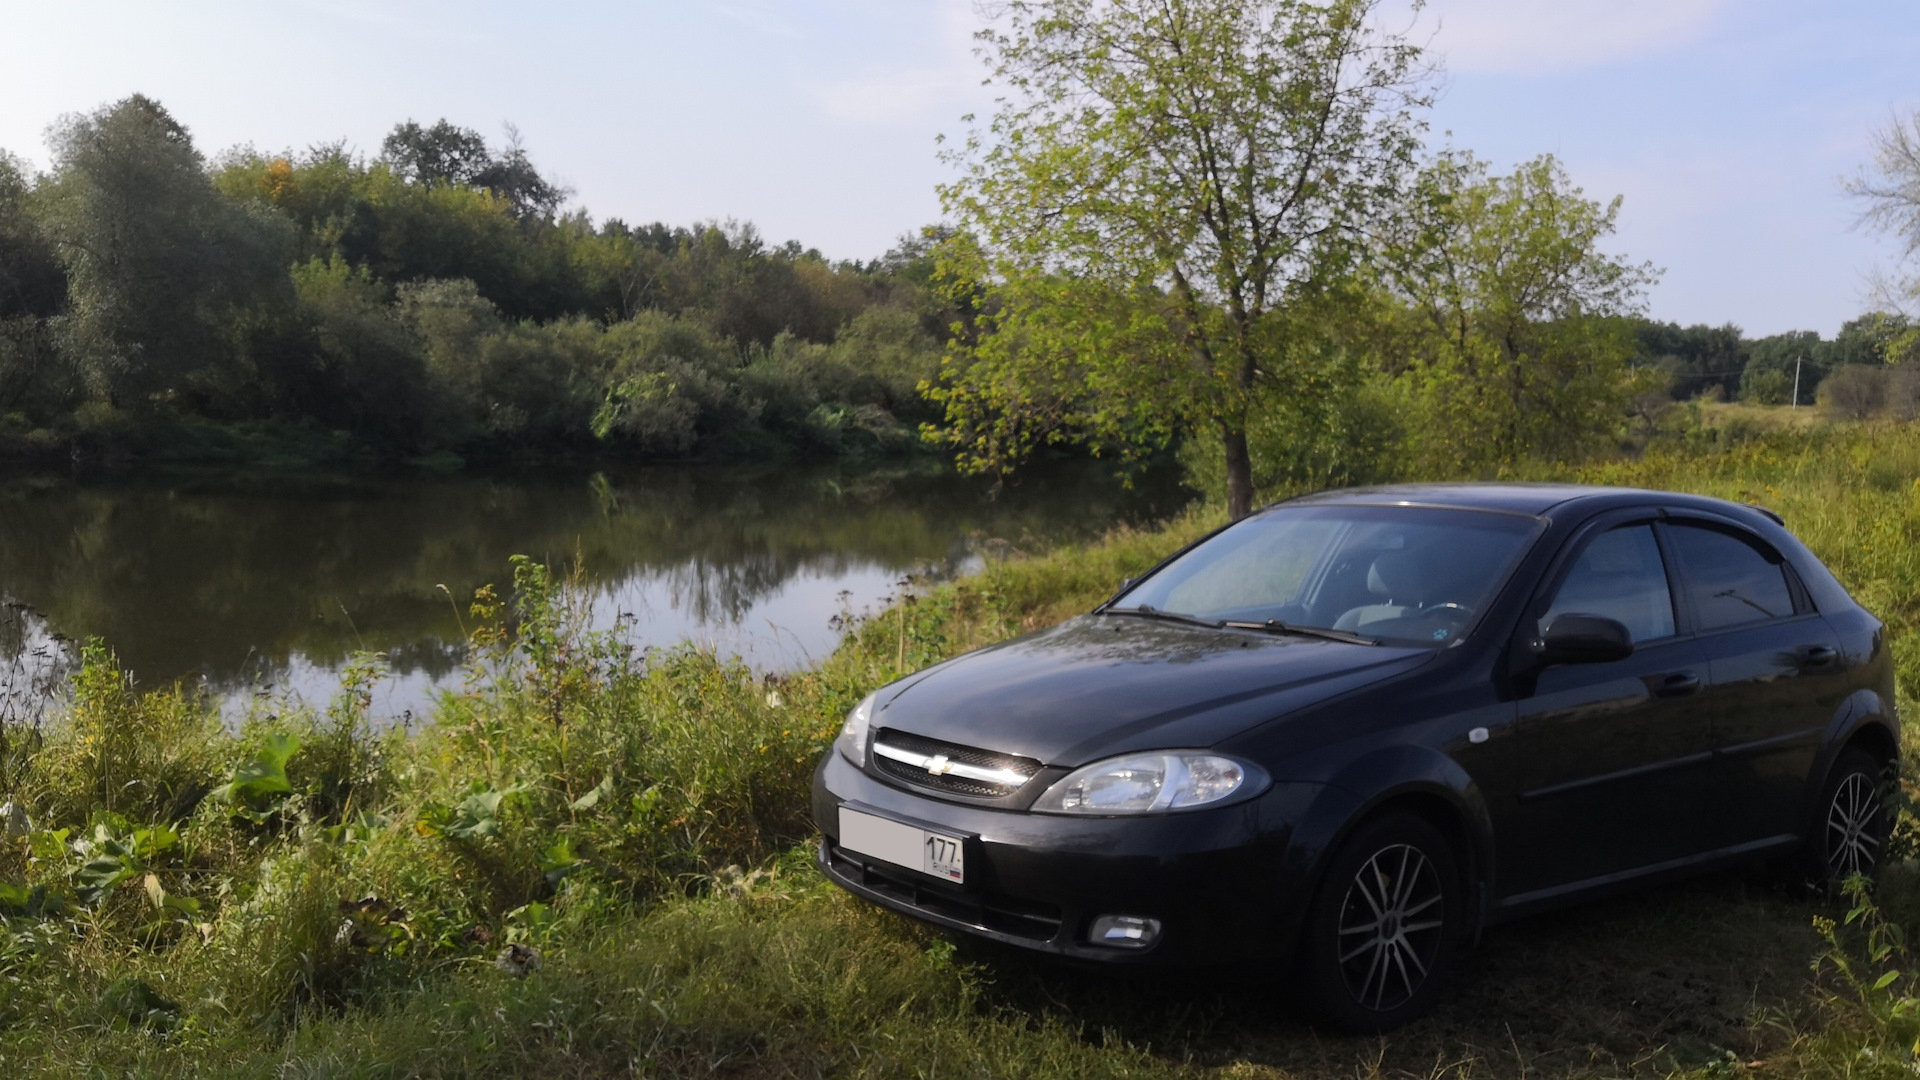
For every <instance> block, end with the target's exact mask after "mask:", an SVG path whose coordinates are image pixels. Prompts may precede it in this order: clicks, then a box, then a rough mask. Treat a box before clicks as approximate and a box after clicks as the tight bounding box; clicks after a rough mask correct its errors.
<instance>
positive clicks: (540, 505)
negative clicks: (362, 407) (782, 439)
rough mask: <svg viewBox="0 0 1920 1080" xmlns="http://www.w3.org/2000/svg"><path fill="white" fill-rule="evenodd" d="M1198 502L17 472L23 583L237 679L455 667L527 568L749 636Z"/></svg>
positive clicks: (126, 644)
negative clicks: (933, 570)
mask: <svg viewBox="0 0 1920 1080" xmlns="http://www.w3.org/2000/svg"><path fill="white" fill-rule="evenodd" d="M1179 501H1180V500H1179V496H1178V495H1177V493H1176V492H1174V491H1173V490H1172V489H1171V488H1170V486H1169V485H1167V484H1165V483H1160V484H1158V485H1154V484H1147V485H1143V486H1141V487H1139V488H1137V489H1135V490H1132V491H1129V490H1126V489H1123V488H1122V487H1121V486H1120V485H1119V484H1118V483H1116V482H1114V481H1113V480H1112V479H1111V478H1109V477H1107V476H1105V475H1104V474H1103V473H1101V472H1100V471H1098V470H1097V469H1086V468H1081V469H1073V470H1056V471H1054V472H1052V473H1036V474H1035V475H1034V476H1032V477H1030V478H1027V479H1025V480H1024V481H1023V482H1022V483H1021V484H1019V485H1010V486H1009V487H1008V488H1007V489H1006V490H1005V491H1004V492H1003V493H1002V494H1001V496H1000V497H999V498H998V499H995V500H989V499H987V498H986V485H984V484H982V483H979V482H976V481H969V480H965V479H962V478H958V477H955V476H953V475H951V474H950V473H948V472H946V471H944V470H942V469H939V468H925V467H917V466H916V467H896V468H890V469H882V470H869V471H864V472H863V471H857V470H854V469H850V468H844V467H834V468H814V469H798V468H794V467H784V468H771V467H769V468H750V469H716V468H667V469H647V470H637V471H634V472H631V473H612V474H606V475H600V474H554V473H539V474H520V475H515V476H511V477H490V478H479V477H452V478H435V479H422V478H418V477H406V476H403V477H355V478H332V479H313V478H301V479H289V478H285V477H260V476H253V477H187V478H180V477H171V478H167V479H164V480H158V479H145V480H137V479H114V480H106V481H97V482H95V481H75V480H72V479H66V478H54V479H25V480H13V481H6V482H0V591H5V592H7V593H9V594H10V595H11V596H12V597H14V598H15V599H16V600H17V601H20V602H24V603H25V604H27V605H29V606H31V607H32V608H33V609H35V610H37V611H39V612H42V613H44V615H45V617H46V619H47V621H48V623H49V624H50V626H51V627H52V628H57V629H58V630H61V631H64V632H66V633H68V634H72V635H74V636H83V635H89V634H97V635H100V636H102V637H104V638H105V639H106V640H107V641H108V642H109V643H111V644H112V645H113V646H114V647H115V649H116V650H117V651H118V652H119V653H120V655H121V657H122V659H123V661H124V662H125V663H126V664H127V665H128V666H129V667H130V668H132V669H133V670H134V671H135V672H137V673H139V674H140V675H141V676H142V678H143V679H145V680H146V681H148V682H154V681H165V680H171V679H174V678H178V677H181V676H183V675H195V674H197V675H201V676H204V677H206V678H208V679H210V680H211V681H213V682H214V683H215V684H216V685H233V684H234V683H236V682H244V681H247V680H248V679H251V678H256V677H262V676H265V677H269V678H270V677H271V675H272V673H273V672H274V671H276V670H283V669H284V668H285V666H286V665H287V664H288V663H289V661H290V659H291V658H292V657H293V656H295V655H296V654H297V655H301V656H304V657H305V658H306V659H307V660H308V661H310V662H312V663H314V664H318V665H322V666H328V665H337V664H338V663H340V662H341V661H342V660H344V659H345V657H346V656H347V655H348V654H350V653H351V652H353V651H355V650H356V649H370V650H377V651H386V652H389V653H390V654H391V656H392V662H393V664H394V666H395V668H396V669H397V670H401V671H422V672H426V673H428V674H429V675H433V676H438V675H442V674H445V673H447V672H449V671H451V670H453V668H454V667H455V666H456V665H457V664H458V662H459V656H460V654H459V648H458V643H459V641H460V640H461V638H462V636H463V634H462V620H463V619H465V618H466V611H465V607H466V602H467V599H468V598H469V597H471V596H472V594H473V591H474V590H475V589H477V588H478V587H480V586H481V585H484V584H493V585H495V586H496V587H498V588H504V586H505V585H506V581H505V580H504V578H505V568H506V563H507V559H508V557H509V556H510V555H513V554H527V555H531V556H534V557H536V558H540V559H543V560H548V561H555V562H566V561H570V560H571V559H573V558H574V557H575V556H578V557H579V558H580V559H582V560H583V562H584V565H585V567H586V571H587V573H588V575H589V578H590V579H591V580H592V581H594V582H596V583H598V584H601V585H604V586H608V587H616V586H617V585H618V584H619V583H621V582H625V581H629V580H632V579H635V578H639V577H642V576H644V577H648V578H654V579H657V580H660V581H663V582H664V583H665V584H666V588H667V590H668V596H669V597H670V601H671V603H672V604H673V606H674V607H675V608H676V609H678V610H679V611H681V612H684V613H685V614H687V615H690V616H691V617H693V618H694V619H695V620H698V621H699V622H702V623H709V624H711V623H723V622H724V623H737V622H738V621H739V620H740V619H741V618H742V617H743V616H744V615H745V614H746V612H748V611H749V610H750V609H751V608H752V607H753V606H754V605H755V604H757V603H759V602H761V601H763V600H765V599H766V598H768V597H770V596H772V595H774V594H776V593H777V592H779V591H780V590H781V589H782V588H783V587H785V586H786V585H787V584H788V583H790V582H791V581H793V580H794V579H795V578H796V577H797V576H799V575H803V574H811V575H815V576H833V575H841V574H844V573H846V572H847V571H848V570H849V569H850V568H862V567H871V566H875V565H878V566H884V567H888V568H890V569H899V570H907V569H912V568H918V567H923V566H927V565H929V564H933V565H935V566H951V565H952V564H953V563H954V562H955V561H956V560H958V559H962V558H964V557H965V556H966V554H967V548H966V537H968V536H969V535H970V534H977V535H981V536H990V537H995V538H1006V539H1009V540H1012V541H1014V542H1016V543H1019V542H1021V541H1022V539H1023V538H1026V537H1032V538H1035V539H1048V538H1054V537H1060V536H1063V535H1069V534H1075V533H1085V532H1088V531H1092V530H1097V529H1099V528H1103V527H1105V526H1106V525H1109V524H1111V523H1113V522H1114V521H1116V520H1128V519H1134V520H1137V519H1139V518H1141V517H1144V516H1149V515H1151V514H1154V513H1160V512H1165V511H1167V510H1169V509H1171V508H1172V507H1173V506H1174V505H1176V504H1177V503H1178V502H1179ZM443 586H444V588H443ZM449 594H451V596H450V595H449ZM456 600H457V603H456ZM824 614H825V613H823V617H824ZM7 634H8V630H7V629H6V626H5V621H4V620H0V657H8V656H16V655H18V654H19V652H20V642H21V641H22V640H24V639H22V638H21V637H20V636H19V635H18V634H15V636H13V637H8V636H6V635H7Z"/></svg>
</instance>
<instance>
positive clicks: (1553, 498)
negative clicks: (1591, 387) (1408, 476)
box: [1275, 483, 1746, 517]
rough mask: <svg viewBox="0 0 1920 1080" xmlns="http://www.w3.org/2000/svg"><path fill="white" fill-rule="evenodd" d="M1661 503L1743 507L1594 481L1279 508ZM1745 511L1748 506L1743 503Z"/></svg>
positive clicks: (1538, 511) (1385, 493)
mask: <svg viewBox="0 0 1920 1080" xmlns="http://www.w3.org/2000/svg"><path fill="white" fill-rule="evenodd" d="M1647 502H1659V503H1662V504H1664V505H1668V506H1694V507H1698V508H1700V509H1702V510H1720V511H1723V512H1724V511H1726V510H1728V509H1732V508H1735V507H1738V506H1739V504H1737V503H1730V502H1727V501H1725V500H1723V499H1714V498H1708V497H1705V496H1700V495H1681V494H1677V493H1675V492H1671V491H1651V490H1648V489H1645V488H1629V487H1601V486H1597V485H1592V484H1520V483H1492V484H1471V483H1460V484H1385V485H1381V486H1378V487H1357V488H1340V489H1336V490H1331V491H1317V492H1314V493H1312V494H1310V495H1301V496H1298V497H1296V498H1292V499H1288V500H1286V501H1285V502H1284V503H1276V504H1275V505H1276V506H1300V505H1317V506H1325V505H1336V506H1338V505H1349V506H1366V505H1371V506H1382V505H1402V506H1410V505H1417V506H1446V507H1458V508H1460V509H1463V510H1497V511H1504V512H1506V513H1510V514H1529V515H1533V516H1536V517H1537V516H1545V515H1548V514H1550V513H1552V512H1554V511H1564V510H1568V509H1572V508H1574V506H1575V504H1585V505H1583V506H1582V507H1581V508H1582V509H1587V508H1592V509H1598V506H1594V505H1593V504H1596V503H1604V504H1607V505H1636V504H1641V503H1647ZM1740 509H1742V510H1744V509H1746V508H1745V507H1740Z"/></svg>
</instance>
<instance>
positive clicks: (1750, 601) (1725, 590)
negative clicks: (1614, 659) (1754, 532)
mask: <svg viewBox="0 0 1920 1080" xmlns="http://www.w3.org/2000/svg"><path fill="white" fill-rule="evenodd" d="M1668 535H1669V536H1670V537H1671V538H1672V540H1673V547H1674V550H1675V551H1676V552H1678V553H1679V557H1680V574H1681V579H1682V581H1684V582H1685V585H1684V586H1683V587H1684V588H1685V590H1686V595H1687V603H1688V605H1689V606H1690V607H1692V609H1693V618H1694V621H1695V623H1697V624H1698V626H1697V629H1699V630H1700V631H1702V632H1705V631H1709V630H1720V629H1724V628H1726V627H1729V626H1740V625H1742V624H1744V623H1753V622H1763V621H1765V620H1767V619H1782V618H1785V617H1787V616H1788V615H1791V614H1793V590H1792V589H1791V588H1790V587H1788V585H1787V573H1786V570H1785V568H1784V567H1782V566H1781V564H1780V559H1779V556H1777V555H1774V554H1772V553H1770V552H1764V551H1762V550H1761V549H1760V548H1758V547H1756V546H1755V545H1754V544H1752V543H1750V542H1748V541H1746V540H1743V539H1741V538H1740V537H1738V536H1735V535H1733V534H1732V533H1727V532H1721V531H1720V530H1719V529H1710V528H1707V527H1705V526H1701V525H1682V524H1678V523H1675V524H1674V525H1672V526H1671V531H1670V532H1669V534H1668Z"/></svg>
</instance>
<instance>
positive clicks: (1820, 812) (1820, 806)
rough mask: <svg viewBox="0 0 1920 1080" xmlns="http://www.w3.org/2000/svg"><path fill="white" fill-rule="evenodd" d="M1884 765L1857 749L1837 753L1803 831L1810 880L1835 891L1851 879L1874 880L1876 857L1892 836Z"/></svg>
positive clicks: (1879, 857) (1878, 860)
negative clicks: (1836, 757) (1855, 877)
mask: <svg viewBox="0 0 1920 1080" xmlns="http://www.w3.org/2000/svg"><path fill="white" fill-rule="evenodd" d="M1888 782H1889V777H1888V769H1887V766H1886V764H1885V763H1883V762H1881V761H1880V760H1879V759H1878V758H1875V757H1874V756H1873V755H1872V754H1869V753H1867V752H1866V751H1865V750H1862V749H1860V748H1859V747H1857V746H1854V747H1848V748H1847V749H1845V750H1842V751H1841V752H1840V756H1839V758H1838V759H1836V760H1835V761H1834V763H1833V771H1832V772H1830V773H1828V774H1827V782H1826V784H1825V785H1824V786H1822V787H1821V789H1820V801H1819V802H1817V803H1815V804H1814V810H1813V821H1812V822H1810V823H1809V825H1808V829H1807V864H1808V869H1809V870H1811V871H1812V873H1813V874H1814V876H1815V878H1816V879H1817V880H1818V881H1820V882H1821V883H1822V884H1824V885H1826V886H1827V887H1828V888H1838V887H1839V885H1840V884H1841V883H1842V882H1844V881H1846V880H1847V879H1848V878H1849V877H1852V876H1853V875H1854V874H1859V875H1861V876H1863V877H1865V878H1867V879H1869V880H1872V879H1874V878H1876V877H1878V876H1879V873H1880V863H1881V854H1882V852H1884V851H1885V849H1886V845H1887V836H1888V834H1890V833H1891V832H1892V831H1893V813H1892V811H1891V809H1890V808H1889V807H1888V806H1887V785H1888Z"/></svg>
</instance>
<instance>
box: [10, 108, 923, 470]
mask: <svg viewBox="0 0 1920 1080" xmlns="http://www.w3.org/2000/svg"><path fill="white" fill-rule="evenodd" d="M51 145H52V150H53V166H52V170H51V171H50V172H48V173H46V174H44V175H35V174H33V173H32V172H30V171H29V170H28V169H27V168H26V167H25V166H24V165H23V164H22V163H21V162H20V161H19V160H18V159H14V158H10V157H8V156H7V155H5V154H4V153H0V453H7V452H11V453H12V454H15V455H18V454H20V453H23V452H24V453H43V454H44V453H61V452H67V451H72V452H76V453H88V452H94V451H100V452H106V453H114V452H121V453H134V454H141V453H146V454H155V455H164V454H167V453H173V452H179V451H180V448H181V447H183V446H184V447H187V448H188V450H187V451H186V452H188V453H193V452H197V451H198V450H207V449H208V448H212V449H213V451H214V452H216V453H219V452H227V451H222V450H220V448H221V447H223V446H225V447H228V448H229V450H230V445H231V442H232V440H226V441H222V440H221V439H218V438H214V439H209V438H207V437H206V433H207V432H208V431H209V430H214V431H240V432H253V433H258V432H262V431H265V432H271V433H275V436H274V437H275V438H278V439H280V441H281V442H285V441H287V439H286V437H287V436H289V435H291V436H293V437H294V440H293V441H294V442H298V441H299V437H301V436H305V437H307V445H312V446H318V447H322V448H324V449H325V452H329V453H338V452H348V453H359V454H369V455H376V456H401V457H406V456H418V455H428V454H433V453H436V452H452V453H457V454H460V455H465V456H476V455H477V456H481V457H498V456H513V455H527V454H535V455H547V454H569V453H597V454H616V455H624V456H636V457H688V456H742V455H749V456H760V455H765V454H777V453H787V452H802V453H807V452H814V453H834V452H848V451H859V450H869V449H876V448H903V447H906V446H910V445H913V444H914V443H915V442H916V440H915V438H914V428H915V426H916V425H917V424H918V423H919V422H921V421H924V420H930V419H936V418H937V417H938V415H939V414H938V410H937V409H931V408H929V406H928V405H927V404H926V403H925V402H924V400H923V399H922V397H921V395H920V394H919V392H918V390H917V386H918V384H919V383H920V382H921V381H922V380H924V379H928V378H930V377H932V376H933V375H934V374H935V373H936V372H937V370H938V365H939V357H940V350H941V342H942V340H943V338H944V336H945V334H946V332H947V328H948V326H949V324H950V323H951V322H952V321H953V320H954V319H955V318H956V317H959V315H960V314H961V313H960V312H957V311H956V310H955V309H954V307H953V305H952V304H951V303H949V301H948V300H947V299H946V298H945V297H943V296H942V295H941V294H940V293H939V292H938V291H937V290H935V289H934V288H932V287H931V285H930V279H931V277H932V273H933V271H932V257H931V254H930V251H931V248H932V246H933V244H934V242H935V241H936V240H937V235H933V234H932V233H931V231H930V234H929V235H926V236H912V237H908V238H906V239H904V240H903V241H902V242H901V244H900V246H899V247H898V248H896V249H895V250H894V251H892V252H889V253H888V254H887V255H886V256H885V257H883V258H881V259H878V260H874V261H872V262H867V263H859V262H830V261H829V260H827V259H826V258H824V257H822V256H821V254H820V253H819V252H818V251H814V250H810V249H804V248H802V247H801V246H800V245H799V244H797V243H787V244H785V245H782V246H778V247H775V246H771V245H769V244H767V243H766V242H764V241H763V240H762V239H761V238H760V236H759V235H758V234H757V233H756V232H755V230H754V229H753V227H752V226H751V225H739V224H735V223H732V222H726V223H707V224H700V225H695V226H692V227H669V226H667V225H662V224H651V225H645V226H639V227H635V226H630V225H628V224H626V223H625V222H623V221H620V220H618V219H609V220H604V221H600V222H598V223H596V222H595V221H594V220H593V219H592V218H591V217H590V216H589V215H588V214H587V212H586V211H584V210H574V211H569V212H565V213H563V212H562V207H563V204H564V203H565V200H566V195H567V193H566V192H565V191H564V190H562V189H560V188H559V187H557V186H556V185H554V184H553V183H552V182H550V181H549V180H547V179H546V178H545V177H544V176H542V175H541V174H540V173H539V171H538V170H537V169H536V168H535V167H534V165H533V164H532V162H531V161H530V160H529V158H528V156H527V154H526V152H525V151H524V149H523V148H522V147H521V146H520V145H519V141H518V138H517V136H516V135H514V133H512V131H511V129H509V133H508V139H507V142H506V145H505V146H504V147H489V146H488V145H487V143H486V141H485V140H484V139H482V138H481V136H479V135H478V134H477V133H475V132H473V131H470V130H467V129H464V128H459V127H456V126H454V125H451V124H449V123H447V122H446V121H444V120H442V121H440V122H438V123H436V124H433V125H431V126H426V127H423V126H421V125H420V124H417V123H414V122H411V121H409V122H407V123H403V124H400V125H399V126H397V127H395V128H394V129H393V132H392V134H391V135H389V136H388V137H387V139H386V140H385V142H384V143H383V144H382V146H381V149H380V152H379V154H378V155H377V156H374V157H365V156H361V155H357V154H355V153H352V152H350V151H349V150H348V149H347V148H346V147H345V146H344V145H343V144H335V145H330V146H320V147H315V148H312V149H310V150H308V151H306V152H304V153H288V154H269V153H260V152H257V151H254V150H252V149H250V148H243V149H240V150H235V151H230V152H228V153H227V154H225V155H223V156H222V157H220V158H219V159H217V160H216V161H214V162H212V163H209V162H208V161H207V160H206V159H205V158H204V157H203V156H202V154H201V152H200V151H199V150H198V149H196V148H195V146H194V144H193V141H192V139H191V138H190V136H189V134H188V132H187V130H186V129H185V128H184V127H182V126H181V125H180V124H179V123H178V122H176V121H175V120H174V119H173V118H172V117H171V116H170V115H169V114H168V113H167V111H166V110H165V109H164V108H163V107H162V106H161V105H160V104H159V103H157V102H155V101H153V100H151V99H148V98H145V97H140V96H135V97H131V98H128V99H126V100H124V101H121V102H118V103H116V104H113V105H111V106H108V107H106V108H103V109H101V110H99V111H97V112H94V113H91V114H88V115H84V116H77V117H71V118H68V119H67V120H65V121H64V122H62V123H61V124H60V125H59V126H58V127H56V129H55V131H54V134H53V136H52V141H51ZM267 441H268V442H270V443H271V442H273V441H274V439H272V438H270V439H268V440H267Z"/></svg>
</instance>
